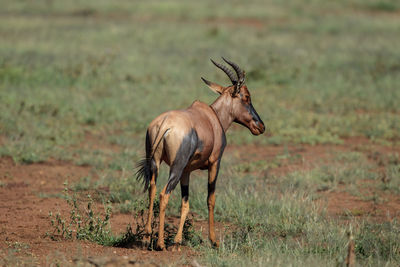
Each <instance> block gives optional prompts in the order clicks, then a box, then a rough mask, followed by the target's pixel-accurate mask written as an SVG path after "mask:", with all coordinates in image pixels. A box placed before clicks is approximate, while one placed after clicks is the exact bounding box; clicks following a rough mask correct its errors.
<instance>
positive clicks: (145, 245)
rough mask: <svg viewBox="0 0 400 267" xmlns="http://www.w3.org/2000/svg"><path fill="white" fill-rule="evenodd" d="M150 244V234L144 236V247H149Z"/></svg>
mask: <svg viewBox="0 0 400 267" xmlns="http://www.w3.org/2000/svg"><path fill="white" fill-rule="evenodd" d="M149 246H150V235H145V236H143V239H142V248H148V247H149Z"/></svg>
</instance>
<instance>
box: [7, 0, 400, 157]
mask: <svg viewBox="0 0 400 267" xmlns="http://www.w3.org/2000/svg"><path fill="white" fill-rule="evenodd" d="M0 4H1V9H0V38H1V42H0V135H1V142H2V147H1V149H0V153H1V155H11V156H12V157H13V158H14V159H15V160H16V161H27V162H31V161H38V160H44V159H46V158H48V157H55V158H68V157H72V156H71V155H69V153H68V152H66V151H67V150H66V149H65V148H70V149H69V150H68V151H72V150H73V149H72V148H73V145H78V146H79V144H81V143H82V142H84V140H85V135H87V134H88V133H89V134H94V135H100V136H103V137H106V138H103V139H102V141H103V142H106V143H107V142H109V143H119V144H125V143H127V142H128V143H129V142H133V143H136V142H141V144H142V143H143V137H144V132H145V129H146V126H147V124H148V123H149V122H150V121H151V120H152V119H153V118H154V117H155V116H157V115H158V114H160V113H161V112H164V111H166V110H170V109H180V108H185V107H187V106H189V105H190V104H191V103H192V102H193V101H194V100H195V99H199V100H201V101H204V102H206V103H211V102H212V101H213V100H214V99H215V98H216V97H217V96H216V95H215V94H213V93H212V92H211V91H210V90H208V89H207V87H206V86H205V85H204V84H203V83H202V81H201V80H200V76H204V77H206V78H208V79H210V80H212V81H215V82H219V83H222V84H228V80H227V77H226V76H225V75H224V74H223V73H222V72H221V71H220V70H218V69H216V68H215V67H214V66H213V65H212V64H211V63H210V61H209V58H213V59H216V60H220V56H225V57H227V58H229V59H231V60H233V61H235V62H236V63H238V64H239V65H240V66H241V67H242V68H243V69H245V70H246V72H247V84H248V86H249V88H250V90H251V93H252V98H253V102H254V106H255V107H256V109H257V111H258V113H259V114H260V116H261V117H262V119H263V120H264V122H265V123H266V125H267V134H265V135H263V136H261V137H253V136H251V135H250V134H249V133H248V130H247V129H244V128H242V127H234V130H230V132H229V134H228V136H229V142H230V143H237V144H242V143H259V144H285V143H307V144H319V143H341V142H342V139H343V138H347V137H352V136H356V137H366V138H369V139H371V140H373V141H376V142H380V143H385V144H393V143H399V137H400V131H399V130H400V118H399V117H400V113H399V112H400V105H399V104H398V103H399V101H400V90H399V87H400V75H399V74H400V49H399V47H400V20H399V12H400V3H399V2H398V1H391V0H386V1H378V0H366V1H364V0H351V1H344V0H342V1H341V0H339V1H321V0H310V1H306V0H303V1H300V0H299V1H272V0H270V1H257V0H253V1H211V0H210V1H208V0H207V1H183V0H182V1H128V0H126V1H124V0H121V1H104V0H96V1H95V0H92V1H90V0H88V1H77V0H71V1H58V0H37V1H28V0H18V1H5V0H2V1H0ZM71 149H72V150H71ZM71 153H72V152H71ZM78 154H79V153H78Z"/></svg>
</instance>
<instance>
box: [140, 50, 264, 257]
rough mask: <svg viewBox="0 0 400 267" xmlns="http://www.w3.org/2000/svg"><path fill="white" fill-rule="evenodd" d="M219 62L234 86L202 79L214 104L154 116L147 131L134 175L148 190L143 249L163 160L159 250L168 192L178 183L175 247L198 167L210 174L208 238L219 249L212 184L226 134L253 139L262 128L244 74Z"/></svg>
mask: <svg viewBox="0 0 400 267" xmlns="http://www.w3.org/2000/svg"><path fill="white" fill-rule="evenodd" d="M223 60H224V61H225V62H226V63H228V64H229V65H230V66H231V67H232V68H233V69H234V70H235V72H236V74H237V78H236V77H235V75H234V74H233V73H232V72H231V70H229V69H228V68H227V67H226V66H224V65H221V64H218V63H216V62H214V61H213V60H211V61H212V62H213V63H214V64H215V65H216V66H217V67H218V68H220V69H221V70H223V71H224V72H225V73H226V74H227V75H228V77H229V78H230V80H231V82H232V85H230V86H227V87H223V86H221V85H218V84H216V83H212V82H210V81H207V80H205V79H204V78H202V80H203V81H204V82H205V83H206V84H207V86H208V87H209V88H210V89H211V90H213V91H215V92H217V93H219V94H220V96H219V97H218V98H217V99H216V100H215V101H214V103H212V104H211V105H210V106H209V105H207V104H205V103H202V102H200V101H195V102H193V104H192V105H191V106H190V107H188V108H187V109H184V110H174V111H168V112H165V113H163V114H161V115H159V116H158V117H157V118H155V119H154V120H153V121H152V122H151V123H150V125H149V127H148V129H147V133H146V158H145V159H144V160H142V161H141V162H140V163H139V165H138V166H139V168H140V169H139V170H138V172H137V177H138V179H140V178H143V180H144V182H145V190H146V189H147V188H148V189H149V213H148V218H147V222H146V226H145V237H144V239H143V243H144V244H145V245H147V244H148V243H149V242H150V234H151V220H152V214H153V204H154V198H155V194H156V182H157V175H158V170H159V166H160V164H161V162H162V161H164V162H166V163H167V164H168V165H169V166H170V173H169V179H168V182H167V184H166V185H165V186H164V188H163V190H162V191H161V193H160V215H159V216H160V219H159V232H158V241H157V249H159V250H164V249H165V245H164V219H165V209H166V206H167V204H168V199H169V196H170V193H171V191H172V190H174V188H175V187H176V185H177V184H178V183H179V182H180V184H181V195H182V206H181V219H180V222H179V227H178V232H177V234H176V236H175V239H174V242H175V245H176V246H177V247H178V249H179V244H180V243H181V242H182V230H183V225H184V222H185V220H186V216H187V214H188V212H189V176H190V173H191V172H192V171H194V170H197V169H201V170H205V169H207V170H208V197H207V205H208V212H209V239H210V241H211V243H212V244H213V246H215V247H218V245H219V243H218V241H217V240H216V237H215V231H214V205H215V185H216V181H217V176H218V170H219V165H220V161H221V157H222V154H223V152H224V148H225V145H226V137H225V132H226V130H227V129H228V128H229V126H230V125H231V124H232V122H237V123H239V124H242V125H244V126H245V127H247V128H248V129H249V130H250V131H251V133H252V134H254V135H259V134H262V133H263V132H264V130H265V126H264V123H263V122H262V120H261V119H260V117H259V116H258V114H257V112H256V111H255V109H254V108H253V106H252V104H251V99H250V93H249V91H248V89H247V86H246V85H245V83H244V78H245V73H244V71H242V70H241V69H240V68H239V66H238V65H236V64H235V63H233V62H231V61H229V60H226V59H224V58H223Z"/></svg>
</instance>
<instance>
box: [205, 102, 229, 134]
mask: <svg viewBox="0 0 400 267" xmlns="http://www.w3.org/2000/svg"><path fill="white" fill-rule="evenodd" d="M210 107H211V108H212V109H213V110H214V112H215V114H216V115H217V117H218V119H219V122H220V123H221V126H222V128H223V129H224V132H226V130H228V128H229V126H231V124H232V122H233V120H234V118H233V116H232V115H231V114H232V107H231V105H230V103H229V101H226V99H225V98H224V97H223V96H220V97H218V98H217V99H216V100H215V101H214V103H212V104H211V105H210Z"/></svg>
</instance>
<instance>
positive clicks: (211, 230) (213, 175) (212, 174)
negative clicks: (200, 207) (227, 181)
mask: <svg viewBox="0 0 400 267" xmlns="http://www.w3.org/2000/svg"><path fill="white" fill-rule="evenodd" d="M218 169H219V162H216V163H214V164H213V165H211V166H210V168H209V169H208V197H207V206H208V234H209V238H210V241H211V244H212V245H213V246H214V247H219V242H218V241H217V240H216V238H215V227H214V206H215V184H216V182H217V176H218Z"/></svg>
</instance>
